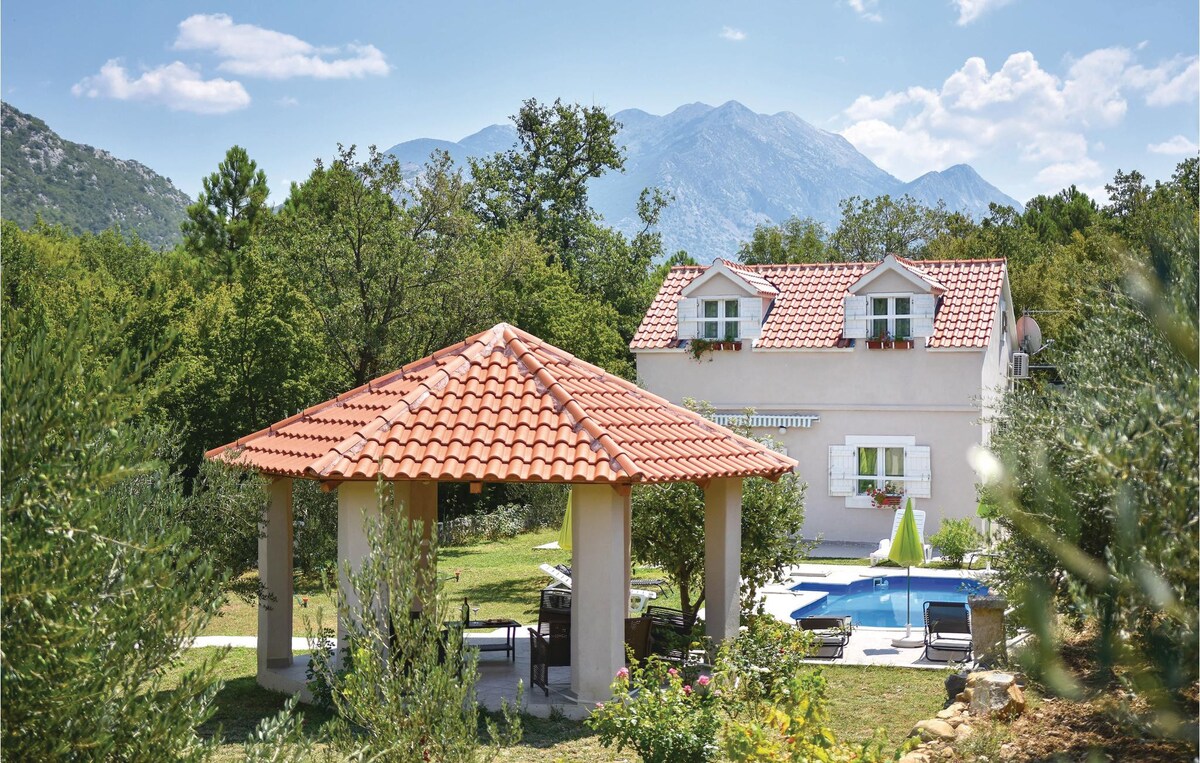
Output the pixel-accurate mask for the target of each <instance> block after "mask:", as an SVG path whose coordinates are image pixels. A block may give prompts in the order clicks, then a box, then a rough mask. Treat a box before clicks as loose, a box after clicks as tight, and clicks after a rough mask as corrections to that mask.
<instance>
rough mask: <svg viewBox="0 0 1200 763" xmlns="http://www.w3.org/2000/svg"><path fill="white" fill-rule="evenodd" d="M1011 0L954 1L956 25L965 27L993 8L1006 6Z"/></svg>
mask: <svg viewBox="0 0 1200 763" xmlns="http://www.w3.org/2000/svg"><path fill="white" fill-rule="evenodd" d="M1010 2H1012V0H954V4H955V5H956V6H958V25H959V26H966V25H967V24H970V23H971V22H972V21H975V20H976V19H977V18H979V17H980V16H982V15H983V14H985V13H987V12H988V11H990V10H991V9H993V8H999V7H1000V6H1002V5H1008V4H1009V3H1010Z"/></svg>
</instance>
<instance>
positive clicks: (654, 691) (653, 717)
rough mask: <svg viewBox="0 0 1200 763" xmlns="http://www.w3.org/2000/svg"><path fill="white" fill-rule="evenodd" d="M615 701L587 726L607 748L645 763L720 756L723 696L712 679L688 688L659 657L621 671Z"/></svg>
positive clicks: (598, 708)
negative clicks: (629, 752)
mask: <svg viewBox="0 0 1200 763" xmlns="http://www.w3.org/2000/svg"><path fill="white" fill-rule="evenodd" d="M612 691H613V696H612V699H611V700H609V701H608V702H601V703H598V704H597V705H596V708H595V709H594V710H593V711H592V714H591V716H590V717H589V718H588V719H587V722H586V723H587V725H588V727H589V728H591V729H592V730H594V731H596V732H598V733H599V735H600V743H601V744H603V745H604V746H605V747H608V746H609V745H612V744H613V743H616V745H617V750H618V751H620V750H622V749H624V748H625V747H632V748H633V749H634V750H635V751H636V752H637V754H638V755H640V756H641V758H642V760H644V761H646V763H672V762H673V761H680V762H681V763H689V762H692V761H694V762H695V763H706V761H710V760H712V759H714V758H715V757H717V753H718V752H719V747H718V743H717V732H718V730H719V729H720V727H721V715H720V706H719V702H718V697H717V694H718V692H717V691H716V690H714V689H713V687H712V684H711V680H710V679H709V677H708V676H700V677H699V678H697V679H696V681H695V683H694V684H692V683H685V682H684V678H683V675H682V674H681V673H680V671H679V670H678V669H676V668H674V667H671V666H670V664H669V663H666V662H663V661H662V660H659V659H657V658H655V657H650V658H648V659H647V660H646V661H645V662H644V663H642V664H640V665H639V664H638V663H636V662H635V663H633V669H632V670H630V669H629V668H621V670H620V671H618V672H617V676H616V678H615V679H614V680H613V683H612Z"/></svg>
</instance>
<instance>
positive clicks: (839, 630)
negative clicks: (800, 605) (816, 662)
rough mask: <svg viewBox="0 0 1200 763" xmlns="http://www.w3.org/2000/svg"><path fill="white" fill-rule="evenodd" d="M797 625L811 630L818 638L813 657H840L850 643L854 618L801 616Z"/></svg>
mask: <svg viewBox="0 0 1200 763" xmlns="http://www.w3.org/2000/svg"><path fill="white" fill-rule="evenodd" d="M796 627H797V628H799V629H800V630H804V631H809V632H810V633H812V634H813V638H814V639H815V640H816V644H817V653H816V654H814V655H813V657H820V658H828V659H831V660H836V659H839V658H840V657H841V656H842V654H843V653H844V652H845V650H846V644H848V643H850V632H851V630H852V620H851V618H850V616H849V615H844V616H840V617H799V618H796Z"/></svg>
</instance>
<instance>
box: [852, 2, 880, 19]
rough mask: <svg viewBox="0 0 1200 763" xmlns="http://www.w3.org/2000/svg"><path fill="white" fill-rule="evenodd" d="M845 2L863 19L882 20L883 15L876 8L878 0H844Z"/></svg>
mask: <svg viewBox="0 0 1200 763" xmlns="http://www.w3.org/2000/svg"><path fill="white" fill-rule="evenodd" d="M846 4H847V5H849V6H850V8H851V10H853V11H854V12H855V13H857V14H858V17H859V18H861V19H862V20H864V21H874V22H880V21H883V16H882V15H880V13H879V11H877V10H876V9H877V8H878V7H879V0H846Z"/></svg>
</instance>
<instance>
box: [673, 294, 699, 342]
mask: <svg viewBox="0 0 1200 763" xmlns="http://www.w3.org/2000/svg"><path fill="white" fill-rule="evenodd" d="M699 302H700V300H698V299H690V298H688V297H680V298H679V304H678V305H677V306H676V309H675V317H676V319H677V320H678V322H679V328H678V330H677V331H676V333H675V337H676V338H677V339H695V338H696V337H697V336H698V332H697V331H696V312H697V311H698V310H699V309H700V306H699Z"/></svg>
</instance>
